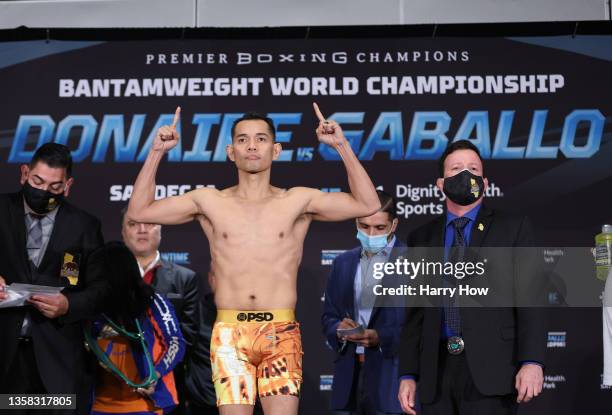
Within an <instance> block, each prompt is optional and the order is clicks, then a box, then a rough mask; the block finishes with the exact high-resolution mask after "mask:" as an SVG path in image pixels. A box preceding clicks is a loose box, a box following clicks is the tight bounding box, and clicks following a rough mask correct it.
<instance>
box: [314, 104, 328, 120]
mask: <svg viewBox="0 0 612 415" xmlns="http://www.w3.org/2000/svg"><path fill="white" fill-rule="evenodd" d="M312 107H313V108H314V112H315V114H316V115H317V118H318V119H319V121H321V122H323V121H325V117H324V116H323V114H321V110H320V109H319V106H318V105H317V103H316V102H313V103H312Z"/></svg>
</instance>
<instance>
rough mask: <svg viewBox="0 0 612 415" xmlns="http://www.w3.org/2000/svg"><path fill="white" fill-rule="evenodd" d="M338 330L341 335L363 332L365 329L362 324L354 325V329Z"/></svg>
mask: <svg viewBox="0 0 612 415" xmlns="http://www.w3.org/2000/svg"><path fill="white" fill-rule="evenodd" d="M336 331H337V332H338V334H339V335H341V336H352V335H353V334H363V332H364V331H365V329H364V328H363V326H362V325H361V324H360V325H358V326H357V327H353V328H352V329H337V330H336Z"/></svg>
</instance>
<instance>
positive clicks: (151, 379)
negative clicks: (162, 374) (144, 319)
mask: <svg viewBox="0 0 612 415" xmlns="http://www.w3.org/2000/svg"><path fill="white" fill-rule="evenodd" d="M102 316H103V317H104V318H105V319H106V321H107V322H108V324H109V325H110V326H111V327H112V328H113V329H114V330H116V331H117V332H119V333H121V334H122V335H124V336H125V337H127V338H129V339H131V340H140V345H141V346H142V349H143V350H144V355H145V359H146V361H147V368H148V372H149V374H148V376H147V378H146V379H145V381H144V382H143V383H134V382H132V381H131V380H129V379H128V378H127V376H125V374H124V373H123V372H121V370H119V368H118V367H117V366H115V364H114V363H113V362H112V361H111V360H110V358H109V357H108V355H107V354H106V353H104V352H103V351H102V349H100V346H99V345H98V342H97V341H96V340H95V339H94V338H93V337H92V336H91V333H90V331H89V330H87V329H85V330H84V334H85V341H86V342H87V344H88V345H89V348H90V350H91V351H93V353H94V355H95V356H96V358H97V359H98V360H99V361H100V363H101V364H102V366H103V367H104V368H106V369H108V370H110V371H111V372H113V373H114V374H115V375H116V376H118V377H119V378H121V379H122V380H123V381H124V382H125V383H127V384H128V386H131V387H133V388H145V389H146V388H148V387H149V386H151V385H152V384H153V383H155V382H157V380H158V379H159V378H158V376H157V373H156V372H155V365H154V364H153V359H152V358H151V354H150V353H149V349H148V348H147V343H146V341H145V338H144V333H143V332H142V329H141V327H140V322H139V321H138V319H134V321H135V322H136V328H137V329H138V332H137V333H131V332H129V331H127V330H126V329H125V328H123V327H121V326H119V325H118V324H116V323H115V322H114V321H112V320H111V319H110V318H108V317H107V316H106V315H105V314H102ZM111 343H112V341H111Z"/></svg>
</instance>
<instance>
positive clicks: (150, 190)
mask: <svg viewBox="0 0 612 415" xmlns="http://www.w3.org/2000/svg"><path fill="white" fill-rule="evenodd" d="M180 115H181V107H177V108H176V112H175V113H174V121H173V122H172V125H164V126H163V127H161V128H160V129H159V130H158V131H157V136H156V137H155V140H154V141H153V145H152V146H151V150H150V151H149V154H148V156H147V159H146V160H145V162H144V165H143V166H142V169H140V173H138V177H137V178H136V182H135V183H134V190H133V191H132V197H131V198H130V204H129V205H128V211H127V215H128V217H129V218H130V219H132V220H134V221H136V222H143V223H159V224H162V225H172V224H179V223H185V222H189V221H190V220H192V219H193V217H194V216H195V215H197V214H198V213H200V212H199V208H198V204H197V203H196V200H195V198H194V192H189V193H186V194H183V195H180V196H174V197H169V198H166V199H162V200H158V201H156V200H155V175H156V174H157V168H158V167H159V163H160V162H161V160H162V158H163V157H164V155H165V154H166V153H167V152H168V151H170V150H171V149H172V148H174V146H176V145H177V143H178V140H179V134H178V132H177V131H176V124H177V123H178V121H179V118H180Z"/></svg>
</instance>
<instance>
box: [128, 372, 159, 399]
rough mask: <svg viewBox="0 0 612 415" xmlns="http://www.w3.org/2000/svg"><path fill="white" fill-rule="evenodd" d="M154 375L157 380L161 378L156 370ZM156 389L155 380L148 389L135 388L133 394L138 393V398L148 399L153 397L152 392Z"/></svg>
mask: <svg viewBox="0 0 612 415" xmlns="http://www.w3.org/2000/svg"><path fill="white" fill-rule="evenodd" d="M155 374H156V375H157V379H158V380H159V379H160V378H161V376H160V375H159V372H158V371H157V370H156V371H155ZM156 387H157V380H156V381H154V382H153V383H151V384H150V385H149V387H148V388H136V389H134V392H136V393H138V394H139V395H140V396H143V397H145V398H148V397H150V396H151V395H153V392H155V388H156Z"/></svg>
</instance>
